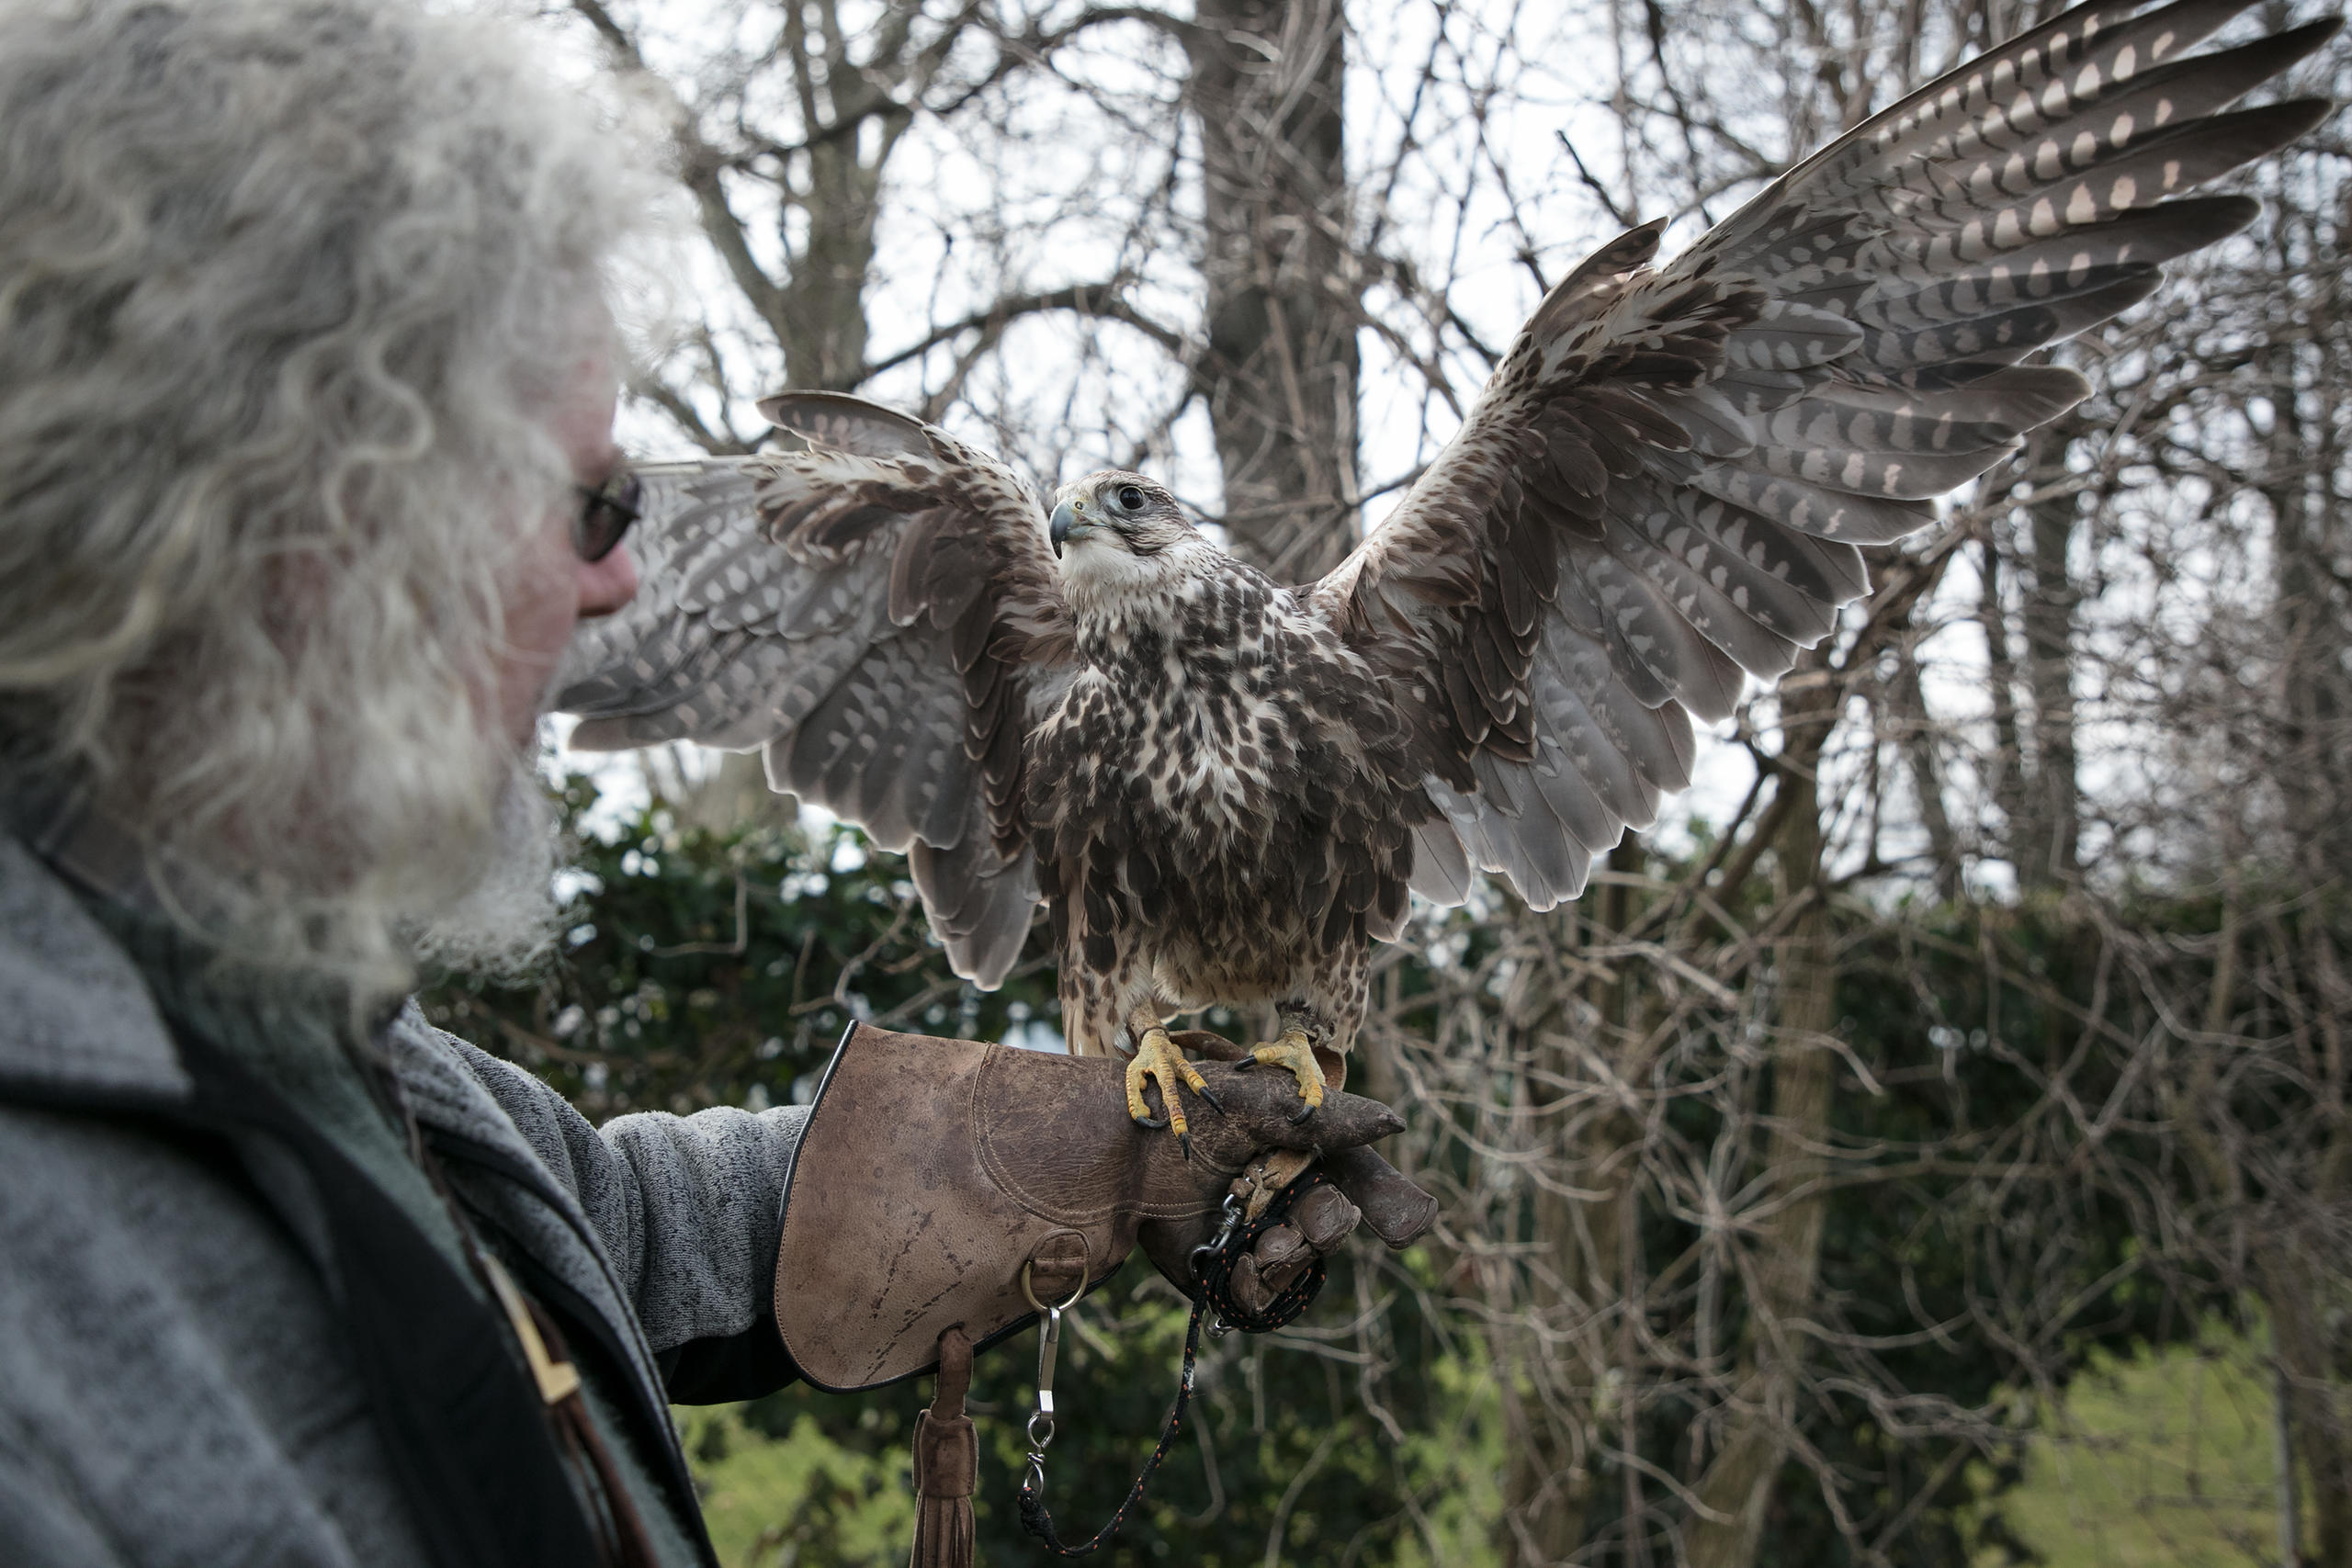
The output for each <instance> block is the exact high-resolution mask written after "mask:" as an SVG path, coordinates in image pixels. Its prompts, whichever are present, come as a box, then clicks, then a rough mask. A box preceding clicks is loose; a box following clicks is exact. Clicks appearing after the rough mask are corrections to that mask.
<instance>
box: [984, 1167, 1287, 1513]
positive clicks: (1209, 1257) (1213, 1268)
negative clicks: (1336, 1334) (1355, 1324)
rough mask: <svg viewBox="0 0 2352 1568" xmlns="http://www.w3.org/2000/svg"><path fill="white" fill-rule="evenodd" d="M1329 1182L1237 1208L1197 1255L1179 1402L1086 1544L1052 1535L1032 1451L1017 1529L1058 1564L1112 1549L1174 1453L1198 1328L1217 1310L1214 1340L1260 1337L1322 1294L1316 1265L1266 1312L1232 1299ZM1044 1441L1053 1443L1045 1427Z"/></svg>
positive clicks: (1039, 1460) (1042, 1460)
mask: <svg viewBox="0 0 2352 1568" xmlns="http://www.w3.org/2000/svg"><path fill="white" fill-rule="evenodd" d="M1327 1180H1328V1178H1327V1177H1325V1176H1324V1174H1323V1173H1322V1172H1321V1171H1320V1170H1315V1169H1309V1170H1308V1171H1307V1172H1306V1174H1305V1175H1304V1176H1301V1177H1300V1178H1299V1179H1297V1180H1295V1181H1294V1182H1292V1183H1291V1184H1290V1185H1289V1186H1288V1187H1286V1188H1284V1189H1283V1190H1282V1191H1281V1192H1280V1193H1278V1194H1277V1195H1276V1196H1275V1198H1274V1201H1273V1202H1272V1203H1271V1204H1269V1205H1268V1206H1267V1208H1266V1212H1265V1213H1262V1214H1261V1215H1259V1216H1258V1217H1257V1218H1256V1219H1254V1220H1242V1219H1240V1218H1239V1212H1238V1208H1234V1209H1229V1210H1228V1211H1227V1213H1228V1218H1227V1229H1226V1231H1225V1233H1224V1235H1221V1236H1220V1237H1219V1238H1218V1239H1217V1240H1216V1241H1215V1242H1212V1243H1211V1244H1210V1245H1209V1246H1207V1247H1201V1248H1199V1249H1198V1250H1196V1251H1195V1252H1194V1254H1193V1271H1194V1278H1195V1280H1196V1281H1197V1282H1198V1284H1199V1286H1200V1294H1199V1295H1198V1296H1196V1297H1194V1298H1193V1316H1192V1321H1191V1322H1190V1323H1189V1324H1187V1325H1185V1328H1184V1371H1183V1375H1182V1378H1181V1379H1180V1380H1179V1381H1178V1382H1177V1384H1176V1403H1175V1404H1174V1406H1173V1407H1171V1408H1170V1410H1169V1412H1168V1421H1167V1424H1166V1425H1165V1426H1163V1427H1160V1429H1159V1447H1157V1448H1155V1449H1153V1450H1151V1457H1150V1458H1149V1459H1148V1460H1146V1461H1144V1462H1143V1470H1142V1472H1141V1473H1139V1474H1138V1475H1136V1483H1135V1484H1134V1485H1133V1486H1130V1487H1129V1488H1127V1495H1126V1497H1125V1499H1124V1500H1123V1501H1122V1502H1121V1503H1120V1504H1119V1506H1118V1507H1117V1508H1115V1509H1114V1510H1113V1511H1112V1514H1111V1519H1110V1522H1109V1523H1108V1524H1105V1525H1104V1526H1103V1528H1102V1529H1099V1530H1096V1531H1095V1532H1094V1534H1093V1536H1092V1537H1091V1538H1090V1539H1089V1540H1087V1541H1085V1542H1084V1544H1082V1545H1079V1546H1065V1545H1063V1544H1062V1541H1061V1538H1060V1537H1059V1536H1057V1535H1056V1534H1055V1533H1054V1516H1053V1514H1052V1512H1051V1511H1050V1510H1048V1509H1047V1508H1046V1498H1045V1490H1046V1455H1045V1451H1044V1450H1045V1444H1044V1443H1043V1442H1040V1443H1038V1445H1037V1447H1036V1448H1035V1449H1034V1450H1031V1452H1030V1455H1029V1468H1028V1471H1027V1472H1026V1473H1024V1474H1023V1476H1022V1478H1021V1528H1022V1529H1024V1530H1027V1531H1028V1532H1029V1533H1030V1534H1031V1535H1034V1536H1035V1537H1036V1538H1037V1539H1038V1540H1042V1541H1044V1542H1045V1543H1046V1549H1047V1550H1048V1551H1053V1552H1056V1553H1057V1554H1058V1555H1060V1556H1063V1557H1084V1556H1086V1555H1087V1554H1088V1553H1089V1552H1092V1551H1100V1550H1102V1549H1103V1547H1105V1546H1107V1545H1109V1544H1110V1542H1111V1540H1112V1538H1113V1537H1114V1536H1116V1535H1117V1534H1118V1533H1119V1527H1120V1526H1121V1525H1124V1524H1125V1523H1126V1522H1127V1515H1128V1513H1129V1512H1130V1511H1131V1510H1132V1509H1133V1508H1134V1507H1135V1506H1136V1504H1137V1503H1140V1502H1142V1501H1143V1495H1144V1489H1145V1488H1146V1487H1148V1485H1150V1483H1151V1477H1152V1474H1153V1472H1156V1471H1158V1470H1159V1466H1160V1461H1163V1460H1165V1459H1166V1458H1167V1457H1168V1450H1170V1448H1172V1447H1174V1446H1175V1443H1176V1435H1177V1433H1178V1432H1179V1431H1181V1430H1182V1428H1183V1424H1184V1410H1185V1407H1186V1406H1187V1405H1189V1404H1191V1403H1192V1400H1193V1362H1194V1361H1195V1360H1196V1359H1198V1357H1199V1355H1200V1350H1201V1322H1202V1319H1203V1317H1204V1315H1205V1314H1207V1313H1209V1312H1212V1311H1214V1312H1215V1313H1216V1314H1217V1320H1218V1321H1217V1322H1216V1324H1215V1325H1213V1326H1212V1327H1211V1328H1210V1330H1209V1332H1210V1333H1211V1334H1212V1335H1218V1336H1221V1335H1224V1334H1226V1333H1228V1332H1230V1331H1231V1330H1233V1329H1236V1328H1238V1329H1240V1330H1241V1331H1242V1332H1243V1333H1245V1334H1263V1333H1266V1332H1267V1331H1268V1330H1270V1329H1275V1328H1280V1327H1282V1326H1283V1325H1284V1324H1286V1323H1289V1322H1290V1321H1292V1320H1293V1319H1294V1318H1295V1317H1297V1316H1298V1314H1300V1313H1302V1312H1305V1311H1306V1307H1307V1303H1310V1302H1312V1301H1313V1300H1314V1299H1315V1297H1316V1295H1317V1292H1320V1291H1321V1290H1322V1289H1323V1280H1324V1276H1325V1274H1326V1273H1327V1270H1326V1269H1325V1268H1324V1266H1323V1260H1322V1259H1321V1258H1317V1259H1316V1260H1315V1261H1314V1262H1313V1263H1311V1264H1309V1265H1308V1266H1307V1269H1306V1272H1305V1273H1303V1274H1301V1275H1300V1276H1299V1277H1298V1278H1297V1279H1296V1280H1293V1281H1292V1282H1291V1286H1290V1288H1289V1289H1288V1290H1286V1291H1283V1292H1282V1293H1281V1294H1279V1295H1277V1296H1276V1297H1274V1299H1273V1300H1272V1301H1271V1302H1268V1303H1266V1309H1265V1311H1263V1312H1259V1313H1251V1312H1245V1311H1243V1310H1242V1308H1241V1306H1240V1303H1238V1302H1236V1301H1235V1300H1234V1299H1233V1270H1234V1266H1235V1265H1236V1264H1238V1263H1239V1262H1240V1261H1241V1259H1242V1258H1246V1257H1248V1256H1249V1253H1250V1247H1252V1246H1254V1245H1255V1244H1256V1242H1257V1240H1258V1238H1259V1237H1260V1236H1261V1235H1264V1234H1265V1233H1266V1232H1267V1231H1268V1230H1270V1229H1272V1227H1273V1226H1275V1225H1278V1224H1281V1223H1282V1222H1283V1220H1285V1219H1287V1218H1288V1217H1289V1216H1290V1211H1291V1205H1292V1204H1293V1203H1295V1202H1296V1201H1297V1200H1298V1199H1299V1198H1300V1197H1302V1196H1303V1195H1305V1194H1306V1193H1307V1192H1310V1191H1312V1190H1314V1189H1316V1188H1317V1187H1320V1186H1323V1185H1324V1184H1325V1183H1326V1181H1327ZM1228 1202H1232V1200H1228ZM1057 1315H1058V1314H1057ZM1057 1326H1058V1325H1055V1324H1051V1323H1049V1324H1048V1325H1046V1332H1048V1333H1050V1332H1051V1331H1052V1330H1053V1329H1054V1328H1055V1327H1057ZM1047 1440H1051V1431H1050V1428H1048V1432H1047Z"/></svg>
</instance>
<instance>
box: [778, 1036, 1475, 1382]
mask: <svg viewBox="0 0 2352 1568" xmlns="http://www.w3.org/2000/svg"><path fill="white" fill-rule="evenodd" d="M1201 1070H1202V1073H1203V1075H1204V1077H1206V1078H1207V1080H1208V1084H1209V1089H1210V1092H1211V1093H1213V1094H1214V1095H1216V1098H1217V1100H1218V1101H1219V1102H1220V1103H1221V1104H1222V1105H1223V1107H1224V1111H1223V1112H1222V1114H1220V1113H1219V1112H1218V1111H1216V1110H1214V1109H1211V1108H1209V1107H1207V1106H1205V1105H1198V1106H1191V1107H1188V1108H1187V1114H1188V1115H1189V1116H1190V1117H1191V1119H1192V1126H1193V1148H1192V1157H1191V1158H1190V1159H1187V1158H1186V1157H1185V1156H1184V1155H1183V1154H1182V1151H1180V1150H1179V1149H1178V1147H1177V1145H1176V1141H1175V1139H1173V1138H1171V1137H1170V1136H1169V1135H1168V1134H1165V1133H1162V1132H1154V1131H1152V1130H1149V1129H1147V1128H1143V1127H1138V1126H1137V1125H1136V1123H1135V1122H1133V1121H1131V1120H1130V1119H1129V1118H1128V1116H1127V1113H1126V1100H1125V1080H1124V1075H1123V1073H1122V1071H1121V1067H1120V1064H1118V1063H1116V1062H1114V1061H1111V1060H1108V1059H1105V1058H1093V1059H1079V1058H1073V1057H1069V1056H1057V1055H1045V1054H1043V1053H1039V1052H1035V1051H1022V1050H1017V1049H1013V1048H1011V1047H1007V1046H1002V1045H983V1044H980V1043H976V1042H972V1041H963V1040H934V1039H929V1038H926V1037H923V1036H920V1035H910V1034H892V1033H888V1032H883V1031H880V1030H874V1029H867V1028H865V1027H863V1026H859V1027H855V1028H853V1029H852V1030H851V1032H850V1033H849V1034H848V1035H847V1036H846V1037H845V1038H844V1039H843V1040H842V1048H841V1050H840V1051H839V1052H838V1053H837V1054H836V1055H835V1056H834V1059H833V1064H832V1066H831V1068H829V1069H828V1071H827V1073H826V1077H825V1081H824V1084H823V1086H822V1088H820V1089H819V1091H818V1096H817V1100H816V1103H815V1104H814V1105H813V1106H812V1107H811V1108H810V1111H809V1121H808V1124H807V1126H806V1127H805V1128H804V1130H803V1131H802V1134H801V1138H800V1145H799V1148H798V1150H797V1153H796V1155H795V1156H794V1160H793V1166H792V1171H791V1174H790V1175H789V1176H788V1177H787V1179H786V1190H785V1197H784V1222H783V1237H782V1242H781V1245H780V1247H778V1250H777V1256H776V1292H775V1307H776V1326H777V1329H778V1331H779V1333H780V1334H781V1335H782V1337H783V1338H784V1343H785V1348H786V1350H787V1351H788V1352H789V1353H790V1354H791V1356H792V1359H793V1360H794V1362H795V1364H796V1365H797V1366H798V1367H799V1369H800V1371H801V1372H802V1374H803V1375H804V1376H806V1377H808V1378H809V1381H810V1382H814V1383H816V1384H818V1385H819V1386H820V1387H824V1388H830V1389H836V1390H846V1389H856V1388H871V1387H874V1386H876V1384H879V1383H885V1382H894V1381H896V1380H898V1379H899V1378H903V1377H909V1376H912V1375H914V1374H917V1373H920V1372H923V1371H929V1370H930V1369H931V1367H932V1365H933V1361H934V1360H935V1359H936V1356H937V1343H938V1339H939V1336H940V1334H941V1333H942V1332H943V1331H944V1330H945V1329H947V1328H949V1327H951V1326H957V1325H960V1326H961V1327H962V1328H963V1330H964V1332H965V1333H966V1335H967V1336H968V1337H970V1338H971V1339H972V1340H973V1341H974V1342H975V1343H976V1344H978V1345H985V1344H986V1343H988V1341H989V1340H990V1339H992V1338H995V1337H999V1336H1001V1335H1002V1334H1004V1333H1007V1332H1009V1331H1011V1330H1012V1329H1013V1328H1015V1327H1018V1326H1019V1325H1022V1324H1023V1323H1025V1322H1027V1321H1028V1319H1029V1317H1030V1316H1031V1315H1032V1314H1034V1313H1035V1312H1036V1311H1037V1310H1038V1309H1039V1308H1040V1307H1041V1306H1043V1305H1046V1304H1053V1303H1061V1302H1064V1301H1067V1300H1070V1299H1073V1298H1074V1297H1075V1296H1076V1294H1077V1293H1079V1292H1081V1291H1083V1290H1085V1289H1086V1288H1088V1287H1090V1286H1091V1285H1094V1284H1097V1283H1100V1282H1101V1281H1102V1280H1105V1279H1107V1278H1109V1277H1110V1275H1111V1274H1112V1273H1113V1272H1114V1271H1115V1270H1116V1269H1117V1268H1118V1266H1119V1264H1120V1263H1121V1262H1122V1261H1124V1260H1125V1258H1126V1255H1127V1253H1128V1251H1129V1249H1130V1248H1131V1247H1134V1246H1135V1244H1136V1241H1137V1239H1138V1237H1139V1236H1140V1238H1141V1239H1142V1240H1143V1242H1144V1245H1145V1247H1146V1250H1147V1253H1148V1255H1149V1256H1150V1257H1151V1258H1152V1260H1153V1262H1154V1263H1155V1264H1157V1265H1158V1266H1159V1269H1160V1271H1161V1272H1162V1273H1163V1274H1166V1275H1167V1276H1168V1277H1169V1279H1170V1280H1171V1281H1173V1282H1174V1283H1175V1284H1176V1286H1177V1287H1178V1289H1180V1290H1182V1291H1184V1292H1186V1293H1187V1294H1190V1293H1191V1292H1192V1291H1193V1281H1192V1278H1191V1263H1190V1252H1191V1249H1192V1248H1193V1247H1195V1246H1197V1245H1199V1244H1200V1243H1201V1242H1202V1241H1204V1240H1206V1239H1207V1237H1208V1236H1209V1235H1210V1234H1211V1233H1212V1232H1213V1231H1214V1230H1215V1228H1216V1224H1217V1222H1218V1216H1219V1212H1220V1210H1221V1209H1222V1208H1223V1205H1224V1202H1225V1200H1226V1197H1227V1194H1228V1192H1230V1191H1233V1190H1235V1184H1236V1181H1237V1179H1241V1178H1243V1173H1244V1171H1245V1168H1250V1167H1251V1166H1252V1165H1253V1164H1256V1165H1258V1166H1260V1167H1261V1168H1262V1167H1263V1166H1264V1165H1265V1164H1266V1160H1265V1157H1264V1156H1267V1155H1268V1154H1269V1153H1272V1154H1273V1155H1274V1156H1275V1159H1274V1161H1273V1162H1272V1163H1273V1164H1274V1166H1275V1172H1274V1174H1275V1175H1279V1176H1281V1177H1282V1179H1287V1176H1286V1175H1282V1172H1283V1168H1289V1169H1290V1170H1291V1171H1293V1172H1295V1168H1297V1167H1298V1165H1299V1164H1300V1163H1302V1162H1300V1161H1299V1160H1298V1159H1297V1158H1296V1157H1295V1156H1296V1155H1297V1154H1306V1153H1315V1154H1319V1155H1320V1156H1322V1157H1323V1159H1324V1162H1325V1166H1326V1168H1327V1169H1328V1170H1329V1172H1330V1173H1331V1174H1332V1176H1333V1178H1334V1179H1335V1181H1336V1182H1337V1186H1338V1190H1330V1189H1322V1190H1317V1191H1316V1192H1311V1193H1308V1194H1307V1195H1306V1197H1305V1198H1303V1199H1302V1200H1301V1201H1300V1203H1299V1205H1298V1208H1297V1210H1296V1211H1295V1212H1294V1213H1293V1214H1292V1215H1291V1216H1290V1220H1289V1223H1288V1224H1283V1225H1276V1226H1274V1227H1272V1229H1270V1230H1269V1231H1268V1232H1267V1233H1266V1234H1265V1235H1262V1236H1261V1237H1260V1238H1259V1243H1258V1246H1257V1247H1256V1249H1255V1252H1254V1254H1253V1256H1252V1257H1251V1258H1247V1259H1244V1260H1243V1263H1242V1265H1241V1266H1240V1267H1239V1268H1238V1269H1237V1270H1236V1288H1237V1293H1238V1292H1240V1291H1242V1290H1244V1289H1250V1290H1261V1291H1263V1292H1264V1293H1265V1294H1266V1295H1267V1296H1271V1295H1272V1293H1273V1292H1276V1291H1279V1290H1280V1289H1282V1288H1283V1287H1284V1286H1286V1285H1287V1284H1288V1283H1289V1282H1290V1281H1291V1280H1295V1278H1296V1277H1297V1275H1298V1274H1299V1272H1300V1271H1302V1270H1303V1269H1305V1268H1306V1266H1307V1265H1308V1263H1310V1262H1311V1261H1312V1259H1313V1257H1314V1256H1315V1255H1316V1254H1317V1252H1320V1251H1328V1250H1329V1248H1331V1247H1336V1246H1337V1245H1338V1244H1339V1242H1340V1239H1341V1238H1342V1237H1344V1236H1345V1235H1347V1234H1348V1233H1349V1231H1351V1229H1352V1228H1353V1227H1354V1225H1355V1224H1356V1223H1357V1220H1358V1217H1359V1214H1361V1215H1362V1217H1363V1218H1364V1219H1366V1220H1368V1221H1369V1222H1370V1224H1371V1225H1372V1228H1373V1230H1374V1234H1376V1235H1380V1236H1381V1238H1382V1239H1383V1240H1385V1241H1387V1242H1388V1243H1389V1244H1390V1245H1392V1246H1399V1247H1401V1246H1403V1245H1405V1244H1406V1243H1407V1242H1408V1241H1410V1240H1411V1239H1412V1238H1413V1237H1414V1236H1416V1235H1419V1234H1420V1232H1421V1231H1422V1230H1423V1229H1426V1228H1427V1226H1428V1224H1429V1222H1430V1219H1431V1218H1433V1217H1434V1215H1435V1212H1436V1204H1435V1202H1434V1201H1432V1200H1430V1198H1429V1197H1428V1196H1427V1195H1426V1194H1424V1193H1421V1192H1420V1191H1419V1190H1418V1189H1416V1188H1414V1187H1413V1186H1412V1184H1411V1183H1410V1182H1408V1181H1407V1180H1406V1179H1404V1178H1403V1177H1402V1176H1400V1175H1398V1174H1397V1172H1396V1171H1395V1170H1394V1169H1393V1168H1390V1167H1389V1166H1388V1164H1387V1162H1386V1161H1385V1160H1382V1159H1381V1158H1380V1157H1379V1156H1377V1155H1374V1154H1373V1153H1372V1152H1371V1151H1370V1150H1369V1149H1366V1148H1364V1147H1363V1145H1365V1144H1367V1143H1369V1142H1370V1141H1371V1140H1373V1139H1374V1138H1379V1137H1385V1135H1387V1134H1390V1133H1393V1132H1395V1131H1397V1129H1398V1128H1399V1127H1401V1126H1402V1125H1403V1123H1402V1122H1401V1121H1399V1120H1398V1118H1397V1115H1396V1114H1395V1112H1393V1111H1389V1110H1388V1109H1387V1108H1386V1107H1385V1106H1383V1105H1380V1104H1378V1103H1377V1102H1375V1101H1373V1100H1365V1099H1363V1098H1362V1097H1361V1096H1357V1095H1351V1094H1344V1093H1336V1092H1335V1093H1332V1094H1330V1095H1329V1096H1327V1097H1326V1099H1325V1100H1324V1103H1323V1108H1322V1109H1321V1110H1320V1111H1317V1113H1316V1114H1315V1115H1314V1116H1313V1117H1312V1118H1310V1119H1309V1120H1308V1121H1306V1122H1302V1123H1293V1122H1291V1120H1290V1118H1291V1116H1292V1115H1293V1114H1294V1113H1295V1111H1296V1110H1297V1091H1296V1086H1295V1083H1294V1082H1293V1080H1292V1079H1291V1078H1289V1077H1287V1076H1284V1075H1279V1074H1272V1073H1264V1072H1254V1073H1253V1072H1242V1071H1237V1070H1235V1069H1234V1068H1232V1067H1230V1066H1223V1065H1221V1064H1213V1063H1212V1064H1202V1065H1201ZM1283 1151H1292V1153H1291V1154H1290V1155H1289V1156H1284V1154H1283ZM1249 1188H1250V1183H1249V1182H1247V1181H1245V1182H1244V1186H1243V1190H1245V1191H1247V1190H1249ZM1245 1278H1254V1280H1256V1281H1257V1282H1256V1283H1255V1284H1251V1285H1245V1284H1244V1280H1245ZM1244 1304H1248V1303H1247V1302H1246V1301H1245V1303H1244Z"/></svg>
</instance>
